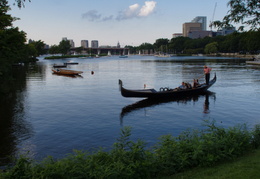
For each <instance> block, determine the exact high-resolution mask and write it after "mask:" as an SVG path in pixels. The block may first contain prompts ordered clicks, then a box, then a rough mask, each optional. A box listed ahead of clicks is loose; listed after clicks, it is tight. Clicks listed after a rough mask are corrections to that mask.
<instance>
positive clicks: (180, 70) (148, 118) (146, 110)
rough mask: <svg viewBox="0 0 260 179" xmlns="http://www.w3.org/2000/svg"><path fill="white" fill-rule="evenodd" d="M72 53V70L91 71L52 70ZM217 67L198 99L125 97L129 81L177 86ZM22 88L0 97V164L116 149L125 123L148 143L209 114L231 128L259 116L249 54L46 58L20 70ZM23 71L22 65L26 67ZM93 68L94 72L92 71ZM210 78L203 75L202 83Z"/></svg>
mask: <svg viewBox="0 0 260 179" xmlns="http://www.w3.org/2000/svg"><path fill="white" fill-rule="evenodd" d="M69 60H73V61H74V62H78V63H79V64H78V65H69V66H68V69H75V70H81V71H84V73H83V74H82V75H81V77H76V78H71V77H66V76H58V75H54V74H52V71H51V69H52V66H53V64H54V63H56V64H62V63H64V62H66V61H69ZM204 65H208V66H209V67H211V68H212V75H211V78H212V77H213V75H214V73H216V75H217V82H216V83H215V84H214V86H212V87H211V88H210V92H209V93H207V94H204V95H200V96H194V97H192V98H184V99H179V100H174V99H171V100H169V101H162V102H160V103H151V102H149V101H147V100H144V99H139V98H124V97H122V96H121V94H120V91H119V86H118V80H119V79H121V80H122V81H123V83H124V87H125V88H130V89H139V88H143V87H144V84H145V85H146V87H147V88H155V89H159V88H160V87H172V88H174V87H177V86H179V85H180V84H181V82H182V81H187V82H192V80H193V78H200V77H201V76H202V75H203V66H204ZM19 70H20V71H22V72H23V73H24V75H20V74H19V73H18V75H17V78H18V82H17V87H15V89H16V90H15V92H14V93H12V94H10V95H9V96H7V98H6V99H5V98H4V99H1V102H0V122H1V126H0V134H1V135H0V142H1V143H0V164H1V166H4V165H6V164H9V163H10V162H11V161H10V159H9V157H10V156H18V155H20V154H27V155H28V156H29V157H32V158H35V159H37V160H40V159H43V158H45V157H47V156H49V155H51V156H53V157H54V158H62V157H64V156H66V155H67V154H68V153H72V152H73V150H74V149H77V150H93V149H96V148H99V147H104V148H105V150H109V149H111V147H112V145H113V143H114V142H116V139H117V138H118V137H119V134H120V130H121V129H122V127H124V126H131V127H132V135H131V140H136V139H141V140H143V141H145V142H146V143H147V146H148V147H150V146H153V145H154V144H155V143H156V142H158V137H160V136H161V135H165V134H172V135H175V136H176V135H178V134H180V133H181V132H182V131H183V130H186V129H189V128H192V129H196V128H201V127H202V126H203V121H204V120H215V121H216V123H217V125H220V126H223V127H231V126H234V125H236V124H244V123H246V124H247V125H248V127H249V128H252V127H253V126H254V125H255V124H259V123H260V111H259V107H260V100H259V99H260V66H251V65H246V63H245V60H243V59H232V58H220V57H219V58H216V57H215V58H213V57H171V58H158V57H153V56H129V58H118V56H114V57H102V58H93V59H76V58H75V59H63V60H44V59H43V57H40V60H39V61H38V62H37V63H35V64H31V65H29V66H28V67H23V69H19ZM19 70H18V72H19ZM91 71H93V72H94V74H91ZM203 81H204V78H203V77H202V78H200V82H203Z"/></svg>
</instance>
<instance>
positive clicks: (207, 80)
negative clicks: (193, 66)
mask: <svg viewBox="0 0 260 179" xmlns="http://www.w3.org/2000/svg"><path fill="white" fill-rule="evenodd" d="M210 71H211V68H209V67H207V66H206V65H205V66H204V74H205V80H206V85H208V84H209V79H210Z"/></svg>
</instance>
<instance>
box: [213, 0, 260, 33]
mask: <svg viewBox="0 0 260 179" xmlns="http://www.w3.org/2000/svg"><path fill="white" fill-rule="evenodd" d="M228 6H230V10H229V11H228V14H227V15H226V16H225V17H224V18H223V20H222V22H221V21H215V22H213V23H212V24H211V25H212V26H215V27H220V28H222V27H230V26H232V23H235V24H241V26H240V27H239V28H238V30H239V31H243V30H244V28H245V26H249V28H250V30H252V31H257V30H260V12H259V11H260V2H259V0H230V1H229V2H228Z"/></svg>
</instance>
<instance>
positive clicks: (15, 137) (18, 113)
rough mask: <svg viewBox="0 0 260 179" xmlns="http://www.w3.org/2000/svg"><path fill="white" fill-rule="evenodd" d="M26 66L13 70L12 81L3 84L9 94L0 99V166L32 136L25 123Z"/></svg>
mask: <svg viewBox="0 0 260 179" xmlns="http://www.w3.org/2000/svg"><path fill="white" fill-rule="evenodd" d="M27 70H28V66H25V67H21V68H17V69H15V70H14V74H13V80H11V82H10V83H8V84H5V86H4V88H9V89H10V90H9V91H10V93H8V94H6V93H5V95H4V96H1V99H0V166H4V165H6V164H8V163H10V162H11V157H13V156H15V155H16V154H17V150H18V148H19V147H18V146H19V145H20V144H21V142H22V141H23V140H25V139H27V138H28V137H30V136H32V126H31V124H30V123H28V122H26V121H25V111H24V110H25V108H26V107H25V106H24V100H25V98H26V93H25V92H24V91H25V89H26V72H27Z"/></svg>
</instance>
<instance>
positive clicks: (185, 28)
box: [182, 22, 202, 37]
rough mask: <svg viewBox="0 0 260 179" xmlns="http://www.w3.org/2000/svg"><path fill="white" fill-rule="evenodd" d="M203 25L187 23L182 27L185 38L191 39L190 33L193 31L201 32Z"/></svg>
mask: <svg viewBox="0 0 260 179" xmlns="http://www.w3.org/2000/svg"><path fill="white" fill-rule="evenodd" d="M201 30H202V23H195V22H186V23H184V24H183V25H182V32H183V36H184V37H189V33H190V32H192V31H201Z"/></svg>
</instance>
